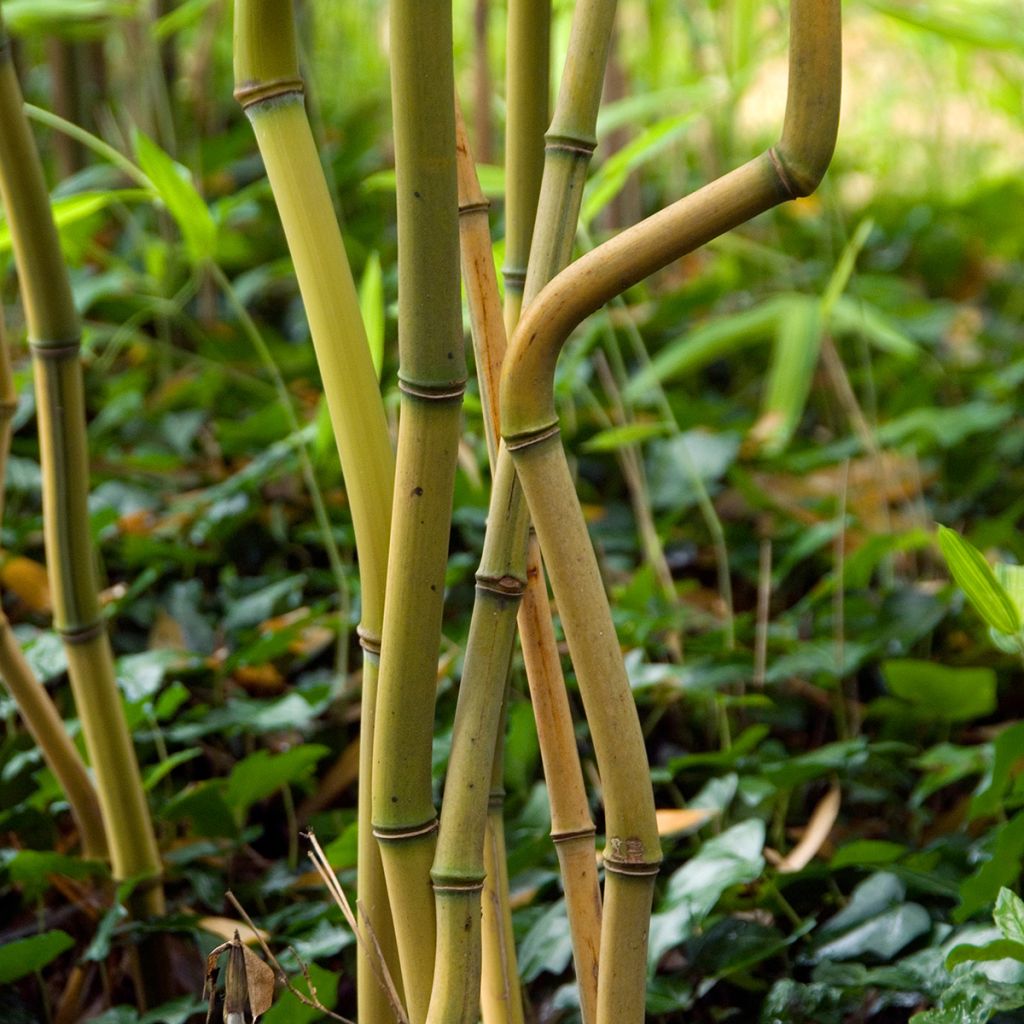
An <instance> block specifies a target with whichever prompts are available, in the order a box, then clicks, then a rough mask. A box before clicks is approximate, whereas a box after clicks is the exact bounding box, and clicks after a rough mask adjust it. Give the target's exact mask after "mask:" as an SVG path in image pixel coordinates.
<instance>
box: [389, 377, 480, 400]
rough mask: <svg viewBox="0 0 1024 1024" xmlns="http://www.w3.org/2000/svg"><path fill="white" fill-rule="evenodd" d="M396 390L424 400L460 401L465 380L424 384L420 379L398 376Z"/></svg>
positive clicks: (464, 391)
mask: <svg viewBox="0 0 1024 1024" xmlns="http://www.w3.org/2000/svg"><path fill="white" fill-rule="evenodd" d="M398 390H399V391H401V392H402V394H403V395H408V396H409V397H410V398H420V399H423V401H425V402H461V401H462V396H463V395H464V394H465V393H466V380H465V378H463V379H462V380H455V381H450V382H448V383H446V384H425V383H422V382H420V381H410V380H404V379H403V378H402V377H401V376H399V378H398Z"/></svg>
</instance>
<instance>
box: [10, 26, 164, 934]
mask: <svg viewBox="0 0 1024 1024" xmlns="http://www.w3.org/2000/svg"><path fill="white" fill-rule="evenodd" d="M0 193H2V196H3V203H4V207H5V209H6V212H7V221H8V224H9V226H10V230H11V237H12V241H13V246H14V256H15V261H16V263H17V267H18V276H19V281H20V285H21V293H22V300H23V304H24V308H25V318H26V321H27V323H28V331H29V342H30V345H31V349H32V359H33V364H34V368H35V386H36V404H37V417H38V422H39V437H40V449H41V463H42V469H43V512H44V534H45V544H46V552H47V562H48V566H49V570H50V583H51V586H52V588H53V599H54V601H53V603H54V626H55V628H56V629H57V631H58V632H59V633H60V635H61V637H62V638H63V640H64V644H65V648H66V651H67V656H68V672H69V676H70V679H71V686H72V690H73V692H74V696H75V703H76V705H77V708H78V714H79V718H80V720H81V723H82V731H83V734H84V736H85V743H86V749H87V751H88V754H89V760H90V762H91V763H92V766H93V770H94V772H95V775H96V786H97V790H98V795H99V800H100V806H101V808H102V814H103V821H104V825H105V828H106V832H107V839H108V842H109V846H110V857H111V862H112V866H113V871H114V875H115V877H116V878H118V879H126V878H132V877H144V878H146V879H148V882H147V884H144V885H143V886H142V887H140V889H138V890H136V893H137V895H136V899H135V909H136V912H137V913H139V914H141V915H145V916H158V915H160V914H162V913H163V908H164V898H163V889H162V886H161V885H160V882H159V877H160V872H161V866H160V855H159V852H158V850H157V845H156V839H155V836H154V834H153V827H152V823H151V821H150V817H149V808H148V807H147V805H146V797H145V794H144V792H143V789H142V782H141V778H140V775H139V768H138V762H137V760H136V757H135V751H134V748H133V747H132V741H131V736H130V735H129V733H128V727H127V724H126V722H125V718H124V711H123V709H122V706H121V697H120V694H119V693H118V689H117V684H116V681H115V676H114V663H113V655H112V653H111V650H110V642H109V639H108V637H107V633H106V627H105V623H104V621H103V617H102V613H101V610H100V605H99V599H98V596H97V586H96V570H95V552H94V551H93V547H92V538H91V535H90V532H89V515H88V507H87V495H88V487H89V463H88V453H87V450H86V432H85V403H84V397H83V393H82V372H81V366H80V364H79V361H78V353H79V343H80V328H79V322H78V315H77V313H76V311H75V306H74V300H73V298H72V295H71V288H70V285H69V282H68V275H67V269H66V267H65V265H64V261H63V256H62V254H61V250H60V243H59V241H58V239H57V230H56V228H55V226H54V223H53V217H52V214H51V212H50V205H49V196H48V194H47V190H46V184H45V181H44V178H43V170H42V165H41V164H40V161H39V154H38V151H37V149H36V146H35V142H34V140H33V139H32V135H31V132H30V131H29V127H28V121H27V120H26V118H25V114H24V111H23V109H22V98H21V89H20V88H19V86H18V81H17V77H16V75H15V71H14V66H13V64H12V61H11V52H10V46H9V43H8V41H7V38H6V33H4V32H3V28H2V25H0Z"/></svg>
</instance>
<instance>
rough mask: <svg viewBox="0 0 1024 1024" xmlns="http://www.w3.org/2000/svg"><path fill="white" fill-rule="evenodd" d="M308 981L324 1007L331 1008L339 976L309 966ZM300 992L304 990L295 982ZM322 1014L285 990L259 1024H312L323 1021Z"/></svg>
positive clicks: (304, 987)
mask: <svg viewBox="0 0 1024 1024" xmlns="http://www.w3.org/2000/svg"><path fill="white" fill-rule="evenodd" d="M308 967H309V980H310V981H311V982H312V983H313V985H315V986H316V994H317V997H318V998H319V1000H320V1002H321V1003H322V1004H323V1005H324V1006H333V1005H334V1003H335V1000H336V999H337V995H338V978H339V974H338V972H337V971H334V970H330V971H329V970H327V968H325V967H321V966H320V965H319V964H309V965H308ZM296 987H297V988H298V989H299V991H300V992H303V991H305V990H306V986H305V984H304V983H303V982H302V981H297V982H296ZM323 1019H324V1016H323V1014H322V1013H321V1012H320V1011H319V1010H317V1009H315V1008H314V1007H312V1006H307V1005H306V1004H305V1003H302V1002H300V1001H299V1000H298V999H296V998H295V996H294V995H292V993H291V992H289V991H287V990H285V991H284V992H282V993H281V995H280V997H279V998H278V1000H277V1002H276V1003H274V1005H273V1006H272V1007H271V1008H270V1009H269V1010H267V1012H266V1013H265V1014H263V1016H262V1017H260V1022H261V1024H312V1022H313V1021H319V1020H323Z"/></svg>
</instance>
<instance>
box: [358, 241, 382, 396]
mask: <svg viewBox="0 0 1024 1024" xmlns="http://www.w3.org/2000/svg"><path fill="white" fill-rule="evenodd" d="M359 310H360V312H361V313H362V314H363V325H364V326H365V327H366V342H367V344H368V345H369V346H370V357H371V358H372V359H373V368H374V369H375V370H376V371H377V380H378V381H379V380H380V374H381V367H382V366H383V365H384V320H385V313H384V278H383V275H382V274H381V269H380V253H378V252H376V251H374V252H372V253H370V256H369V258H368V259H367V261H366V267H365V268H364V269H363V277H362V280H361V281H360V282H359Z"/></svg>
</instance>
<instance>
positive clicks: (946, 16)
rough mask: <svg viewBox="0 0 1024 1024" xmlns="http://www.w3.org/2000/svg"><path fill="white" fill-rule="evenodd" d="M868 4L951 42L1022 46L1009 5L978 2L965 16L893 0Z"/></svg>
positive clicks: (1020, 31)
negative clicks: (991, 4)
mask: <svg viewBox="0 0 1024 1024" xmlns="http://www.w3.org/2000/svg"><path fill="white" fill-rule="evenodd" d="M868 4H869V5H870V6H871V7H874V8H875V10H877V11H881V12H882V13H883V14H887V15H888V16H889V17H890V18H895V19H896V20H897V21H902V22H905V23H906V24H908V25H912V26H913V27H914V28H917V29H921V30H922V31H925V32H930V33H932V34H933V35H937V36H940V37H941V38H943V39H945V40H947V41H949V42H951V43H958V44H960V45H962V46H968V47H981V48H983V49H991V50H1011V51H1012V50H1018V51H1019V50H1024V29H1022V27H1021V23H1020V19H1019V18H1018V17H1014V16H1013V15H1012V14H1011V13H1010V11H1011V9H1012V5H1008V6H1006V8H1005V12H1006V13H1002V12H1000V10H999V9H998V7H997V6H993V7H991V8H987V9H986V8H985V7H981V6H979V7H977V8H976V9H975V8H972V10H971V17H969V18H965V17H957V16H956V14H955V13H954V12H952V11H950V12H943V11H942V10H941V9H935V8H934V7H933V6H932V5H926V4H915V5H912V6H908V5H907V4H903V3H897V2H894V0H868Z"/></svg>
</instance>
